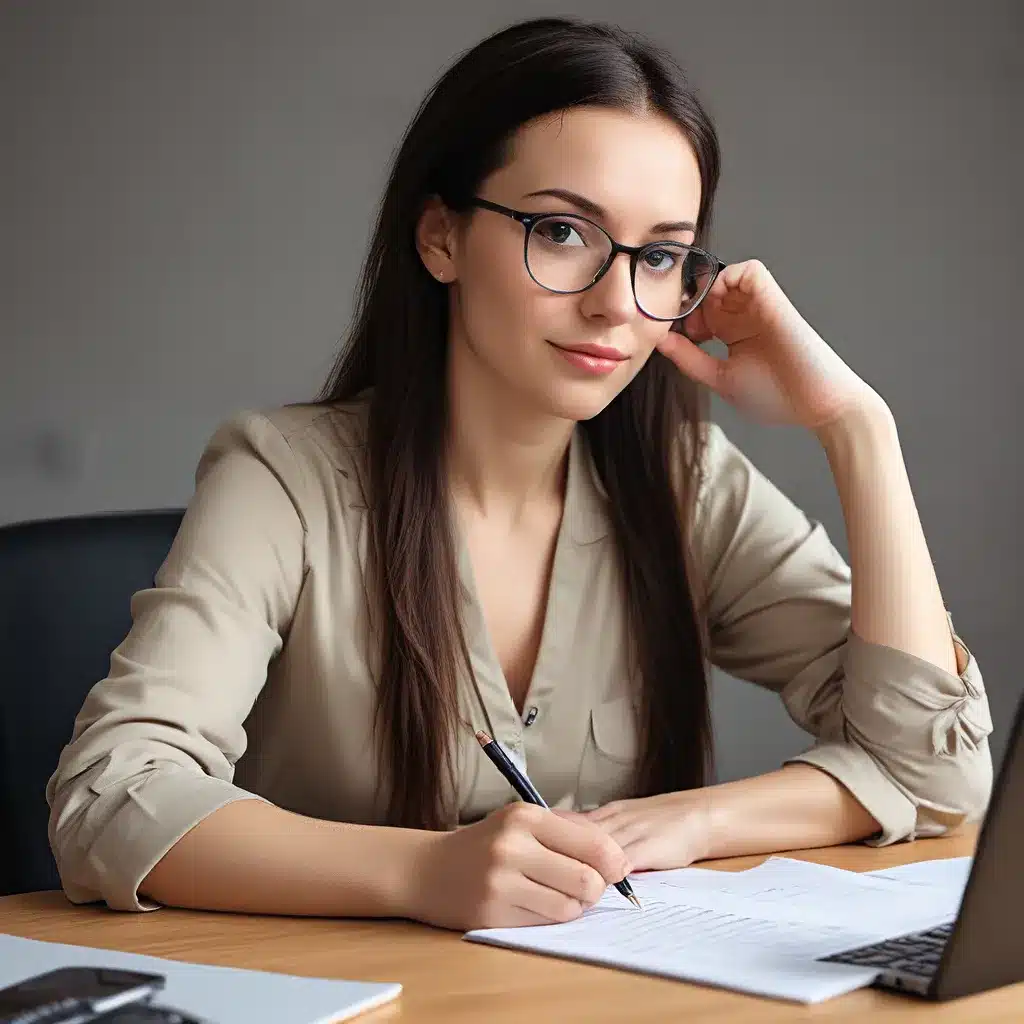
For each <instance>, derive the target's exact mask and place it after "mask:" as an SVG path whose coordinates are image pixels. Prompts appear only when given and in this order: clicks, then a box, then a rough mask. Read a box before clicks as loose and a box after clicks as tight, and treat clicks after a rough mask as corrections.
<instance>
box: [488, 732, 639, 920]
mask: <svg viewBox="0 0 1024 1024" xmlns="http://www.w3.org/2000/svg"><path fill="white" fill-rule="evenodd" d="M476 739H477V742H478V743H479V744H480V746H481V747H483V750H484V753H485V754H486V755H487V756H488V757H489V758H490V759H491V761H493V762H494V766H495V767H496V768H497V769H498V771H499V772H501V774H502V775H504V776H505V778H506V779H507V780H508V782H509V785H511V786H512V788H513V789H514V790H515V791H516V792H517V793H518V794H519V795H520V796H521V797H522V798H523V799H524V800H525V801H526V802H527V803H528V804H536V805H537V806H538V807H547V806H548V805H547V803H546V802H545V800H544V797H542V796H541V795H540V792H539V791H538V789H537V787H536V786H534V784H533V783H532V782H531V781H530V779H529V777H528V776H527V775H526V773H525V772H523V771H521V770H520V769H519V767H518V766H517V765H516V764H515V762H514V761H512V760H511V759H510V758H509V756H508V754H506V753H505V751H504V750H503V749H502V747H501V744H499V743H497V742H496V741H495V740H493V739H492V738H491V737H490V736H488V735H487V733H485V732H478V733H477V734H476ZM615 888H616V889H618V890H619V892H620V893H622V895H623V896H625V897H626V899H627V900H629V902H630V903H632V904H633V906H634V907H636V908H637V910H640V909H642V908H641V906H640V901H639V900H638V899H637V898H636V896H635V895H634V893H633V887H632V886H631V885H630V884H629V879H628V878H624V879H622V881H621V882H616V883H615Z"/></svg>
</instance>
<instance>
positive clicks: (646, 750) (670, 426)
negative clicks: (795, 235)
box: [318, 18, 719, 828]
mask: <svg viewBox="0 0 1024 1024" xmlns="http://www.w3.org/2000/svg"><path fill="white" fill-rule="evenodd" d="M583 105H596V106H602V107H610V108H616V109H622V110H627V111H635V112H638V113H660V114H662V115H664V116H666V117H668V118H670V119H671V120H672V121H674V122H675V123H676V124H677V125H678V127H679V129H680V131H681V132H682V134H683V135H684V136H685V138H686V139H687V140H688V141H689V143H690V145H691V146H692V148H693V150H694V152H695V154H696V157H697V161H698V164H699V168H700V174H701V181H702V192H701V205H700V211H699V216H698V222H697V229H698V230H697V240H698V244H699V243H700V242H701V241H703V240H704V239H705V238H706V236H707V233H708V229H709V225H710V220H711V210H712V204H713V200H714V195H715V190H716V187H717V184H718V176H719V146H718V139H717V135H716V133H715V129H714V126H713V125H712V123H711V121H710V119H709V117H708V115H707V114H706V113H705V111H704V109H703V107H702V106H701V104H700V102H699V101H698V99H697V97H696V95H695V94H694V92H693V91H692V89H691V88H690V87H689V86H688V84H687V81H686V78H685V76H684V74H683V72H682V70H681V69H680V68H679V66H678V65H677V64H676V63H675V62H674V61H673V60H672V58H671V57H670V56H669V55H668V54H666V53H665V52H664V51H662V50H660V49H659V48H657V47H655V46H653V45H652V44H651V43H650V42H648V41H646V40H644V39H643V38H641V37H638V36H635V35H633V34H631V33H628V32H626V31H624V30H622V29H620V28H618V27H616V26H612V25H606V24H593V23H585V22H580V21H576V20H571V19H564V18H542V19H536V20H532V21H526V22H522V23H519V24H515V25H512V26H510V27H509V28H506V29H504V30H502V31H500V32H498V33H496V34H494V35H492V36H490V37H489V38H487V39H485V40H484V41H483V42H481V43H480V44H478V45H477V46H475V47H474V48H473V49H471V50H469V51H468V52H466V53H465V54H463V55H462V56H461V57H460V58H459V59H458V60H457V61H456V62H455V63H454V64H453V65H452V66H451V67H450V68H449V69H448V70H447V71H446V72H445V73H444V75H443V76H442V77H441V78H440V79H439V80H438V82H437V83H436V84H435V85H434V87H433V88H432V89H431V91H430V92H429V93H428V95H427V97H426V98H425V99H424V101H423V103H422V104H421V106H420V108H419V110H418V111H417V113H416V115H415V117H414V118H413V120H412V122H411V124H410V126H409V128H408V130H407V132H406V134H405V137H404V138H403V140H402V143H401V146H400V148H399V150H398V153H397V155H396V157H395V160H394V164H393V167H392V170H391V174H390V179H389V181H388V185H387V189H386V191H385V193H384V197H383V201H382V204H381V208H380V212H379V216H378V220H377V224H376V228H375V232H374V235H373V240H372V243H371V245H370V249H369V253H368V256H367V260H366V263H365V266H364V269H363V273H362V277H361V280H360V285H359V289H358V294H357V300H356V312H355V317H354V320H353V325H352V329H351V332H350V334H349V337H348V343H347V345H346V346H345V348H344V349H343V350H342V352H341V354H340V355H339V357H338V360H337V362H336V364H335V366H334V368H333V370H332V372H331V375H330V377H329V379H328V381H327V383H326V384H325V385H324V388H323V390H322V392H321V394H320V396H319V399H318V400H319V401H322V402H343V401H350V400H352V399H353V398H355V397H356V396H357V395H359V394H360V392H362V391H364V390H365V389H367V388H372V389H373V390H372V397H371V399H370V408H369V420H368V433H367V438H366V459H367V476H368V487H369V495H368V500H369V504H370V507H371V521H372V528H371V531H370V561H369V572H370V575H371V577H372V578H371V591H370V593H371V603H372V607H371V611H372V613H373V619H374V620H375V621H376V630H375V633H376V636H377V637H379V643H380V661H379V690H378V705H377V719H376V726H377V740H378V743H379V744H380V748H381V755H382V757H381V764H382V765H383V766H384V772H385V776H386V778H385V784H386V785H387V787H388V790H389V807H388V820H389V821H390V822H392V823H394V824H402V825H407V826H413V827H421V828H445V827H450V826H451V825H452V824H453V823H454V814H455V811H454V808H453V806H452V787H453V785H454V766H453V756H452V755H453V749H454V739H455V736H456V732H457V729H458V726H459V705H458V696H457V693H458V687H457V680H458V676H459V673H460V672H462V671H467V670H468V657H467V654H466V646H465V640H464V636H463V631H462V622H461V615H460V600H461V599H460V587H459V577H458V570H457V564H456V554H455V551H456V547H455V540H454V534H453V528H452V522H451V518H450V515H449V504H448V501H449V499H448V491H447V485H446V474H445V442H446V425H447V393H446V392H447V388H446V364H447V338H448V300H447V289H446V288H445V287H444V286H443V285H441V284H439V283H438V282H437V281H436V280H434V278H433V277H431V275H430V274H429V273H428V272H427V270H426V268H425V267H424V266H423V264H422V262H421V260H420V257H419V254H418V252H417V250H416V247H415V229H416V224H417V221H418V219H419V216H420V214H421V212H422V209H423V205H424V202H425V201H426V200H427V199H428V198H429V197H430V196H432V195H437V196H440V198H441V199H442V200H443V201H444V202H445V204H446V205H447V206H448V207H449V208H450V209H452V210H455V211H459V210H464V209H465V208H466V205H467V201H468V200H469V199H470V198H471V197H472V196H473V195H474V194H475V193H476V191H477V189H478V187H479V186H480V184H481V182H482V181H483V180H484V179H485V178H486V177H487V176H488V175H490V174H491V173H493V172H494V171H495V170H497V169H498V168H500V167H501V166H502V165H503V163H504V162H505V161H506V160H508V159H509V156H510V146H509V143H510V140H511V139H512V136H513V135H514V133H515V132H516V130H517V129H518V128H520V127H521V126H522V125H524V124H526V123H527V122H529V121H531V120H532V119H534V118H536V117H539V116H541V115H544V114H549V113H552V112H555V111H559V110H563V109H566V108H570V107H578V106H583ZM703 418H704V399H703V396H702V394H701V393H700V391H699V389H698V388H697V387H696V386H695V385H693V384H691V383H690V382H689V381H687V380H686V379H685V378H684V377H683V375H682V374H680V373H679V372H678V370H676V369H675V368H674V367H673V366H671V364H670V363H669V362H668V361H667V360H666V359H665V358H664V357H663V356H661V355H660V353H657V352H655V353H654V355H652V357H651V358H650V359H649V361H648V362H647V363H646V365H645V366H644V368H643V369H642V370H641V371H640V372H639V373H638V374H637V376H636V377H635V378H634V380H633V381H632V382H631V383H630V384H629V385H628V386H627V387H626V388H625V389H624V390H623V391H622V393H621V394H619V395H618V396H617V397H616V398H615V400H614V401H612V402H611V404H610V405H609V406H608V407H607V408H606V409H604V410H603V411H602V412H601V413H599V414H598V415H597V416H595V417H594V418H593V419H591V420H588V421H586V422H584V423H582V424H580V428H581V429H582V430H583V431H585V433H586V436H587V439H588V441H589V448H590V450H591V452H592V456H593V459H594V463H595V466H596V469H597V471H598V473H599V475H600V478H601V480H602V482H603V484H604V486H605V488H606V490H607V493H608V498H609V506H610V515H611V517H612V520H613V523H614V535H615V539H616V543H617V547H618V552H619V557H620V559H621V566H622V570H623V579H624V581H625V594H624V595H623V597H624V601H625V602H626V612H627V621H628V624H629V629H630V637H631V646H632V651H631V654H632V658H633V664H634V665H635V667H636V668H637V670H638V674H639V677H640V678H641V679H642V687H641V690H642V692H641V695H640V721H639V726H640V735H641V755H640V758H639V763H638V765H637V777H636V791H637V793H638V795H639V794H649V793H655V792H666V791H670V790H677V789H686V788H690V787H694V786H699V785H701V784H703V783H704V782H705V780H706V777H707V773H708V768H709V765H710V757H711V727H710V717H709V706H708V694H707V678H706V668H705V650H706V639H705V626H704V617H703V612H702V601H701V599H700V596H699V595H698V594H697V593H695V587H694V584H693V579H694V577H693V574H692V572H691V571H690V568H689V554H688V547H689V539H688V538H689V526H690V522H691V519H692V512H693V505H694V498H695V491H696V488H697V486H698V484H697V477H698V472H699V465H700V455H701V431H700V423H701V421H702V419H703Z"/></svg>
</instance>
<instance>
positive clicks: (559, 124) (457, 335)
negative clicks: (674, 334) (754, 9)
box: [420, 107, 701, 421]
mask: <svg viewBox="0 0 1024 1024" xmlns="http://www.w3.org/2000/svg"><path fill="white" fill-rule="evenodd" d="M548 190H560V191H561V193H562V194H561V195H550V194H537V193H543V192H546V191H548ZM700 194H701V181H700V172H699V169H698V166H697V159H696V157H695V155H694V152H693V150H692V149H691V147H690V144H689V143H688V142H687V140H686V138H685V137H684V136H683V135H682V133H681V132H680V131H679V129H678V128H677V127H676V126H675V125H674V124H672V123H671V122H670V121H668V120H667V119H664V118H662V117H660V116H657V115H649V116H647V115H645V116H638V115H636V114H631V113H626V112H622V111H616V110H608V109H603V108H597V107H585V108H575V109H572V110H569V111H565V112H561V113H559V114H556V115H554V116H549V117H545V118H542V119H539V120H537V121H535V122H532V123H530V124H528V125H526V126H524V127H523V128H522V129H521V130H520V131H519V132H518V133H517V135H516V137H515V139H514V144H513V158H512V160H511V162H510V163H509V164H507V166H505V167H503V168H502V169H501V170H499V171H496V172H495V173H494V174H492V175H491V176H490V177H489V178H488V179H486V180H485V181H484V183H483V184H482V185H481V187H480V188H479V190H478V192H477V195H478V196H480V197H482V198H484V199H489V200H491V201H493V202H496V203H500V204H501V205H503V206H507V207H511V208H513V209H515V210H522V211H525V212H528V213H566V214H581V215H583V216H585V217H588V218H589V219H591V220H593V221H596V222H597V223H598V224H600V225H601V226H602V227H603V228H604V229H605V230H606V231H607V232H608V234H610V235H611V237H612V238H613V239H615V240H616V241H617V242H621V243H624V244H626V245H643V244H645V243H647V242H653V241H658V240H674V241H677V242H692V241H693V240H694V231H693V228H692V227H685V226H684V227H675V228H672V229H669V230H666V229H665V228H661V229H659V230H655V228H656V227H657V226H658V225H662V224H666V223H679V222H688V223H689V224H690V225H693V224H695V223H696V220H697V212H698V209H699V206H700ZM573 195H575V197H577V198H576V200H575V201H574V200H573V198H572V196H573ZM449 223H452V222H449ZM524 232H525V229H524V228H523V226H522V225H521V224H519V223H517V222H516V221H514V220H512V219H511V218H509V217H505V216H502V215H501V214H499V213H495V212H493V211H490V210H480V209H476V210H474V211H471V213H470V214H468V215H464V216H463V217H462V218H459V219H458V220H457V221H456V222H454V226H453V227H452V228H451V233H450V234H449V236H448V238H449V241H450V245H449V247H448V252H447V253H446V254H442V256H441V257H440V259H438V258H437V254H436V252H435V253H433V254H432V253H431V252H429V251H427V250H426V249H425V248H424V247H423V246H422V245H421V250H420V251H421V253H422V254H423V256H424V262H425V263H426V264H427V268H428V270H430V271H432V272H437V271H438V270H441V271H442V272H443V273H444V274H445V277H444V279H445V280H447V281H448V282H452V281H454V289H453V294H452V305H451V312H452V318H451V328H450V335H449V343H450V344H451V345H453V346H462V347H463V351H462V352H460V353H457V354H458V355H461V356H465V357H467V358H468V359H469V360H470V362H471V364H472V365H474V366H475V372H474V377H475V378H476V380H477V382H478V383H482V382H483V380H487V379H490V380H493V382H494V384H495V386H496V387H498V388H500V389H507V390H508V392H509V396H508V397H514V398H515V399H518V402H521V403H522V404H523V405H524V406H525V407H527V408H529V409H531V410H534V411H536V412H540V413H543V414H547V415H553V416H556V417H559V418H565V419H570V420H574V421H578V420H585V419H589V418H590V417H592V416H595V415H597V413H599V412H600V411H601V410H602V409H604V408H605V406H607V405H608V404H609V402H611V401H612V399H613V398H614V397H615V396H616V395H617V394H618V393H619V392H620V391H621V390H622V389H623V388H624V387H625V386H626V385H627V384H628V383H629V382H630V381H631V380H632V379H633V377H634V376H635V375H636V374H637V373H638V372H639V370H640V369H641V367H642V366H643V365H644V363H645V362H646V361H647V359H648V358H649V357H650V355H651V352H652V351H653V349H654V346H655V343H656V341H657V340H658V339H659V338H660V337H662V336H663V335H664V334H665V332H666V331H667V330H668V329H669V326H670V324H669V323H667V322H664V321H657V320H651V319H649V318H648V317H645V316H644V315H643V314H642V313H641V312H640V310H639V309H638V308H637V305H636V302H635V300H634V297H633V290H632V286H631V283H630V272H629V257H628V256H627V255H626V254H624V253H620V254H618V255H617V256H616V258H615V260H614V262H613V263H612V266H611V267H610V268H609V270H608V271H607V273H606V274H605V275H604V277H602V278H601V280H600V281H599V282H598V283H597V284H596V285H594V286H593V287H592V288H590V289H589V290H587V291H584V292H579V293H577V294H570V295H565V294H557V293H555V292H551V291H548V290H546V289H545V288H543V287H541V285H539V284H538V283H537V282H536V281H534V280H533V279H532V278H531V276H530V274H529V273H528V272H527V268H526V266H525V263H524V260H523V238H524ZM585 244H587V240H585V239H583V238H582V237H581V236H580V235H579V234H577V233H576V232H575V231H574V230H572V229H571V224H569V225H565V226H561V225H558V224H557V223H555V224H552V225H551V226H550V228H549V230H548V232H547V233H546V237H545V239H544V241H543V245H544V246H546V247H547V249H546V250H544V251H541V250H531V252H533V251H537V252H538V254H539V258H547V259H550V260H551V261H553V262H552V263H551V266H552V267H554V268H556V272H560V271H558V270H557V268H560V267H561V266H562V265H563V263H564V262H565V261H566V260H570V259H573V260H575V259H585V258H586V257H585V255H584V253H583V252H582V251H581V249H580V248H579V247H580V246H582V245H585ZM560 246H575V247H577V249H576V252H575V253H567V252H566V251H565V250H564V249H558V251H557V252H556V251H554V250H555V249H557V248H558V247H560ZM552 247H553V248H552ZM655 259H657V257H655ZM445 261H446V262H445ZM535 273H536V270H535ZM639 273H640V271H639V269H638V274H639ZM586 346H601V347H603V348H604V349H607V350H609V353H610V354H612V355H613V356H614V358H612V359H603V358H598V359H595V358H593V357H590V358H588V357H587V356H586V355H585V354H581V353H579V351H578V350H579V349H580V348H581V347H586ZM573 350H577V351H576V352H574V351H573ZM496 397H497V396H496ZM518 402H517V403H516V404H518Z"/></svg>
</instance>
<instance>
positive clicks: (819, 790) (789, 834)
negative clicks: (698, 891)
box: [686, 764, 879, 859]
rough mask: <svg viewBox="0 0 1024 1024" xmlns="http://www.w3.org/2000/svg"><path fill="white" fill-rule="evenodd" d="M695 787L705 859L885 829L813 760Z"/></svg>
mask: <svg viewBox="0 0 1024 1024" xmlns="http://www.w3.org/2000/svg"><path fill="white" fill-rule="evenodd" d="M693 792H694V794H696V795H699V796H698V798H699V799H701V800H702V802H703V803H704V811H705V814H706V821H705V836H706V840H707V843H706V849H705V851H704V858H705V859H707V858H714V857H740V856H743V855H745V854H755V853H773V852H776V851H778V850H799V849H809V848H811V847H818V846H835V845H837V844H839V843H851V842H855V841H856V840H859V839H865V838H866V837H868V836H870V835H873V834H874V833H876V832H878V831H879V824H878V822H877V821H875V819H874V818H873V817H872V816H871V815H870V814H869V813H868V812H867V811H866V810H865V809H864V807H863V806H862V805H861V804H860V803H859V802H858V801H857V800H856V799H855V798H854V796H853V795H852V794H851V793H850V791H849V790H848V789H847V788H846V787H845V786H843V785H842V784H841V783H839V782H837V781H836V780H835V779H834V778H832V776H831V775H828V774H827V773H825V772H823V771H819V770H818V769H817V768H814V767H812V766H811V765H807V764H789V765H786V766H785V767H783V768H780V769H779V770H778V771H774V772H769V773H768V774H766V775H758V776H755V777H754V778H750V779H739V780H737V781H735V782H725V783H720V784H719V785H717V786H709V787H707V788H706V789H703V790H697V791H693ZM686 795H689V794H686Z"/></svg>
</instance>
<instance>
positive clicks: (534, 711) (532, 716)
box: [523, 704, 540, 727]
mask: <svg viewBox="0 0 1024 1024" xmlns="http://www.w3.org/2000/svg"><path fill="white" fill-rule="evenodd" d="M539 714H540V711H539V709H538V708H537V705H536V704H534V705H533V706H532V707H531V708H530V710H529V711H527V712H526V718H525V720H524V721H523V725H525V726H527V727H529V726H531V725H533V723H534V722H535V721H536V720H537V715H539Z"/></svg>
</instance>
